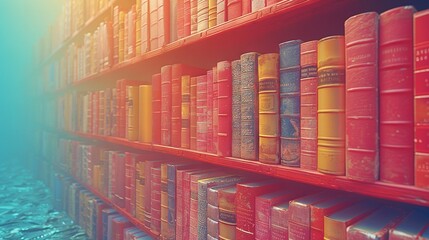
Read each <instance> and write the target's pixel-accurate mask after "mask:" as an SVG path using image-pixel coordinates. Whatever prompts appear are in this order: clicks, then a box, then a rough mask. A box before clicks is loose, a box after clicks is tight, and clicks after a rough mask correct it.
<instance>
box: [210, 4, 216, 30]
mask: <svg viewBox="0 0 429 240" xmlns="http://www.w3.org/2000/svg"><path fill="white" fill-rule="evenodd" d="M208 1H209V28H211V27H214V26H216V21H217V20H216V17H217V9H216V8H217V0H208Z"/></svg>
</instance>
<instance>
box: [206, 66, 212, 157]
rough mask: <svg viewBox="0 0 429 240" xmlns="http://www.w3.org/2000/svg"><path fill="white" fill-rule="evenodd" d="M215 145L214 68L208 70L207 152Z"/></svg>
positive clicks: (210, 151)
mask: <svg viewBox="0 0 429 240" xmlns="http://www.w3.org/2000/svg"><path fill="white" fill-rule="evenodd" d="M213 151H214V147H213V70H209V71H207V152H208V153H212V152H213Z"/></svg>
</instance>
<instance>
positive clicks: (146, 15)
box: [137, 0, 151, 53]
mask: <svg viewBox="0 0 429 240" xmlns="http://www.w3.org/2000/svg"><path fill="white" fill-rule="evenodd" d="M137 17H139V16H137ZM150 23H151V22H150V12H149V0H141V23H140V25H141V43H140V47H141V53H145V52H148V51H149V49H150V28H149V27H150Z"/></svg>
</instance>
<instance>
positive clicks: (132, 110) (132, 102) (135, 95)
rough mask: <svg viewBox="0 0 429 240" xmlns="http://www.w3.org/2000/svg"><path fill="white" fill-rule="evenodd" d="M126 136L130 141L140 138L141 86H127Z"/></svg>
mask: <svg viewBox="0 0 429 240" xmlns="http://www.w3.org/2000/svg"><path fill="white" fill-rule="evenodd" d="M126 90H127V92H126V97H125V98H126V119H127V121H126V128H127V134H126V137H127V139H128V140H130V141H137V140H138V139H139V86H127V88H126Z"/></svg>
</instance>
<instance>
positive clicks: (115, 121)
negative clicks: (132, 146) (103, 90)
mask: <svg viewBox="0 0 429 240" xmlns="http://www.w3.org/2000/svg"><path fill="white" fill-rule="evenodd" d="M118 92H119V91H118V88H113V89H112V103H111V104H112V105H111V110H112V118H111V119H112V120H111V121H112V129H111V133H112V136H115V137H117V136H118Z"/></svg>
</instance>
